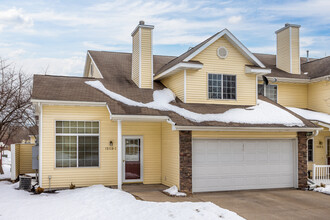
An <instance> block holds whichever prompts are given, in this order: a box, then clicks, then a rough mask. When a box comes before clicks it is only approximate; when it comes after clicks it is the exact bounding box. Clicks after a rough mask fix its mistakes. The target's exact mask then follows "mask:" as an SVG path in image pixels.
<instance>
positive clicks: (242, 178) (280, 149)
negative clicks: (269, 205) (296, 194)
mask: <svg viewBox="0 0 330 220" xmlns="http://www.w3.org/2000/svg"><path fill="white" fill-rule="evenodd" d="M201 148H202V149H201ZM197 154H200V155H197ZM293 169H294V165H293V142H292V140H203V141H199V140H195V139H194V140H193V192H206V191H223V190H241V189H266V188H281V187H293V176H294V172H293Z"/></svg>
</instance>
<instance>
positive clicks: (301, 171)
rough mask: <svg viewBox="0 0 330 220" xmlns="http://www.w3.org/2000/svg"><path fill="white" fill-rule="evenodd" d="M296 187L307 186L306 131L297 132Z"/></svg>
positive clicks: (302, 187)
mask: <svg viewBox="0 0 330 220" xmlns="http://www.w3.org/2000/svg"><path fill="white" fill-rule="evenodd" d="M297 136H298V188H300V189H304V188H307V133H306V132H298V133H297Z"/></svg>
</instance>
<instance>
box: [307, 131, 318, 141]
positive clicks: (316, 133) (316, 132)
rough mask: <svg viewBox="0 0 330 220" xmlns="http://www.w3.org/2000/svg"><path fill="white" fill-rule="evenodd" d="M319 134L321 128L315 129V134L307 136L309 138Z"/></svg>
mask: <svg viewBox="0 0 330 220" xmlns="http://www.w3.org/2000/svg"><path fill="white" fill-rule="evenodd" d="M318 134H319V130H315V131H313V134H312V135H310V136H307V140H309V139H312V138H313V137H315V136H317V135H318Z"/></svg>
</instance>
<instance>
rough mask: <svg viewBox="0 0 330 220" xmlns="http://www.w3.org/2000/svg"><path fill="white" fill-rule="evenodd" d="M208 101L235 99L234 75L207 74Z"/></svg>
mask: <svg viewBox="0 0 330 220" xmlns="http://www.w3.org/2000/svg"><path fill="white" fill-rule="evenodd" d="M208 97H209V99H236V75H225V74H211V73H209V74H208Z"/></svg>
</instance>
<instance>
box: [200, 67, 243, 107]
mask: <svg viewBox="0 0 330 220" xmlns="http://www.w3.org/2000/svg"><path fill="white" fill-rule="evenodd" d="M210 74H217V75H221V99H218V98H210V97H209V75H210ZM224 75H226V76H235V99H224V98H223V76H224ZM206 80H207V88H206V96H207V100H224V101H237V75H236V74H225V73H207V74H206Z"/></svg>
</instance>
